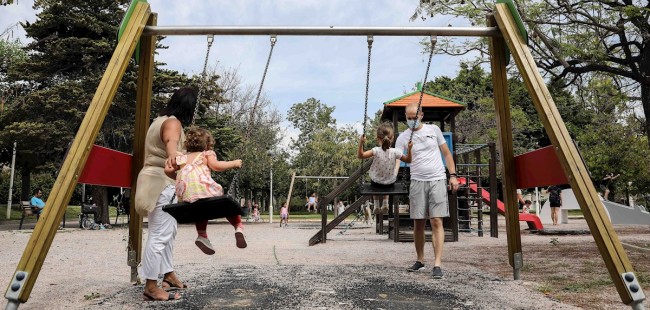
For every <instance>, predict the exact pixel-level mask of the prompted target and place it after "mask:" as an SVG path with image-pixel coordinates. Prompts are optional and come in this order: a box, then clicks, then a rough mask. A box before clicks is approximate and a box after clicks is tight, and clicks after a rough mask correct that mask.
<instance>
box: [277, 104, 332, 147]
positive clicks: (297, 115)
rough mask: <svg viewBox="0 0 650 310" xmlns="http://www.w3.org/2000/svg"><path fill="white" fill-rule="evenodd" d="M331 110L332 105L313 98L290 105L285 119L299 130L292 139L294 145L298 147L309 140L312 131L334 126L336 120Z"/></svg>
mask: <svg viewBox="0 0 650 310" xmlns="http://www.w3.org/2000/svg"><path fill="white" fill-rule="evenodd" d="M332 112H334V107H330V106H327V105H325V104H323V103H321V102H320V100H317V99H315V98H309V99H307V100H306V101H305V102H302V103H296V104H294V105H293V106H291V108H290V109H289V113H288V114H287V119H288V120H289V121H290V122H291V124H292V125H293V127H294V128H296V129H298V130H300V136H299V137H298V140H296V141H294V146H295V147H297V148H298V149H299V148H300V146H301V145H304V144H307V143H309V142H310V141H311V139H312V135H313V134H314V133H316V132H318V131H319V130H322V129H325V128H334V127H335V126H336V120H335V119H334V118H333V117H332Z"/></svg>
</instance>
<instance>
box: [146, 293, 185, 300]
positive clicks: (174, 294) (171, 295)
mask: <svg viewBox="0 0 650 310" xmlns="http://www.w3.org/2000/svg"><path fill="white" fill-rule="evenodd" d="M176 294H177V293H175V292H169V296H168V297H167V299H156V298H155V297H153V296H151V295H149V294H148V293H147V292H144V293H142V299H144V300H145V301H174V300H179V299H181V295H180V294H179V295H178V298H176Z"/></svg>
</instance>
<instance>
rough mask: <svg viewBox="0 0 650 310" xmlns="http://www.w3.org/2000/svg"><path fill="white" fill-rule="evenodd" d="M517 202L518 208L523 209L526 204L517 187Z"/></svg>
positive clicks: (522, 194)
mask: <svg viewBox="0 0 650 310" xmlns="http://www.w3.org/2000/svg"><path fill="white" fill-rule="evenodd" d="M517 204H518V205H519V210H523V209H524V205H525V204H526V201H525V200H524V193H523V192H522V191H521V190H520V189H517Z"/></svg>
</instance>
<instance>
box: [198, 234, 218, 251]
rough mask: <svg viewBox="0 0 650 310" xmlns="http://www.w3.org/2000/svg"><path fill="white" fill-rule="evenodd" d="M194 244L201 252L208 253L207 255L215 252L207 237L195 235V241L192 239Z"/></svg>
mask: <svg viewBox="0 0 650 310" xmlns="http://www.w3.org/2000/svg"><path fill="white" fill-rule="evenodd" d="M194 244H196V246H198V247H199V249H201V251H203V253H205V254H208V255H213V254H214V253H215V251H214V248H213V247H212V243H210V239H208V238H203V237H201V236H198V237H196V241H194Z"/></svg>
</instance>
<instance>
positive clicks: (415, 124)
mask: <svg viewBox="0 0 650 310" xmlns="http://www.w3.org/2000/svg"><path fill="white" fill-rule="evenodd" d="M406 125H407V126H409V128H411V129H415V128H418V127H419V126H420V119H407V120H406Z"/></svg>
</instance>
